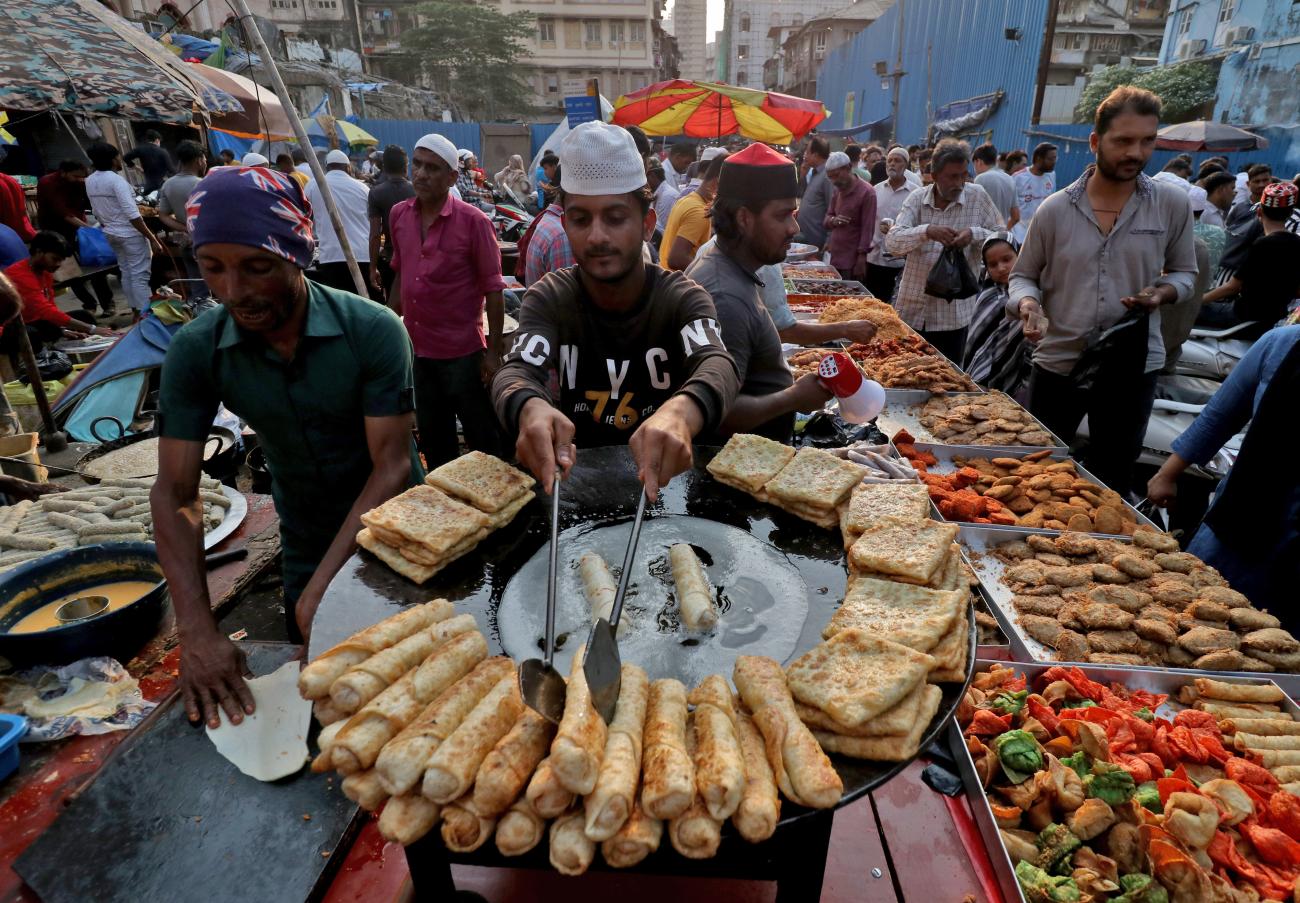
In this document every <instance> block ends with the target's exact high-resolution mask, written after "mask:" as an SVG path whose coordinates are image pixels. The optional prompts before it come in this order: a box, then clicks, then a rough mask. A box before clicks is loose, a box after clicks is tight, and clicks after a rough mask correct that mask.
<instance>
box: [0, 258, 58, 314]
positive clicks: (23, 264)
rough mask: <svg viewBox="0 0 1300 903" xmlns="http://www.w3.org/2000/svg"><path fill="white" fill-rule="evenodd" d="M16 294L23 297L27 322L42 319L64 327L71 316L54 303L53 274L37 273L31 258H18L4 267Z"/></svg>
mask: <svg viewBox="0 0 1300 903" xmlns="http://www.w3.org/2000/svg"><path fill="white" fill-rule="evenodd" d="M5 275H6V276H8V277H9V281H10V282H12V283H13V286H14V289H15V290H16V291H17V292H18V296H19V297H20V298H22V299H23V320H24V322H27V323H36V322H38V321H44V322H46V323H50V324H52V325H54V326H58V327H59V328H60V329H66V328H67V326H68V324H69V323H71V322H72V317H70V316H68V315H67V314H65V313H64V312H63V311H61V310H59V307H58V305H57V304H55V303H54V274H53V273H37V272H36V271H35V270H33V269H32V262H31V260H30V259H29V260H20V261H18V262H17V263H15V264H13V265H11V266H9V267H7V268H6V269H5Z"/></svg>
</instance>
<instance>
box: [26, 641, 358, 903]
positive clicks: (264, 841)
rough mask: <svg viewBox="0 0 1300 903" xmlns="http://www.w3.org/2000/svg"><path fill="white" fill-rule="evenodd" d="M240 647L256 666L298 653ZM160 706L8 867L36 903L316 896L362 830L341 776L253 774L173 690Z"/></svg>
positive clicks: (267, 666)
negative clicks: (263, 777)
mask: <svg viewBox="0 0 1300 903" xmlns="http://www.w3.org/2000/svg"><path fill="white" fill-rule="evenodd" d="M242 648H243V649H244V650H245V651H246V652H247V653H248V663H249V667H250V668H251V670H252V671H253V673H254V674H269V673H271V672H272V671H274V670H275V669H276V668H278V667H280V666H281V665H283V664H284V663H285V662H287V661H288V660H289V659H290V658H292V657H293V655H294V653H295V652H296V651H297V647H295V646H288V645H284V644H272V643H246V644H242ZM164 705H165V708H164V709H163V710H162V711H161V712H156V713H154V714H153V715H150V717H149V719H148V720H147V721H146V722H145V723H144V724H142V725H141V726H140V727H138V728H136V729H135V731H134V732H133V733H132V735H131V736H130V737H128V738H127V739H126V740H125V741H123V745H122V746H121V747H119V750H118V751H117V752H115V753H114V755H113V758H112V759H111V760H110V761H109V763H108V764H106V765H105V766H104V768H103V769H102V770H101V771H100V773H99V774H98V775H97V776H96V777H95V779H94V781H93V783H92V784H91V785H90V786H89V787H88V788H86V789H85V790H83V791H82V792H81V793H80V795H79V796H77V798H76V799H75V800H74V801H73V802H72V803H71V805H69V806H68V808H67V810H66V811H65V812H64V813H63V814H62V815H60V816H59V818H58V820H56V821H55V822H54V824H53V825H51V826H50V827H49V828H48V829H47V830H46V831H45V832H44V833H43V834H42V835H41V836H40V837H39V838H37V840H36V841H35V842H34V843H33V844H32V845H31V846H30V847H28V848H27V850H26V851H25V852H24V853H23V854H22V855H21V856H20V857H18V860H17V862H15V863H14V870H15V871H16V872H17V873H18V874H19V875H20V876H21V877H22V879H23V881H25V882H26V883H27V884H28V886H30V887H31V888H32V890H34V891H35V892H36V895H37V896H38V897H39V898H40V899H41V900H43V901H44V903H65V901H66V903H74V901H75V903H81V901H85V900H94V901H96V903H114V901H121V903H138V901H163V900H165V901H169V903H186V901H191V900H192V901H195V903H212V901H225V900H229V901H232V903H234V901H246V900H311V899H319V898H320V897H321V896H322V895H323V894H324V891H325V889H327V888H328V886H329V879H330V877H331V875H332V874H333V871H334V870H335V869H336V868H337V862H336V861H334V860H332V859H331V857H330V855H329V854H331V853H332V852H333V851H334V850H335V849H336V848H339V847H340V846H342V847H343V848H344V849H346V845H345V842H346V841H347V839H348V837H349V836H350V835H351V833H352V832H354V831H356V830H359V827H360V820H359V819H358V818H357V817H356V814H357V809H356V806H354V805H353V804H352V802H351V801H349V800H348V799H347V797H345V796H344V795H343V793H342V791H341V790H340V789H339V786H338V778H337V777H334V776H327V775H320V774H312V773H311V772H310V771H309V770H308V769H307V768H306V767H304V768H303V770H302V771H299V772H298V773H297V774H294V775H292V776H290V777H287V778H282V779H281V780H279V781H272V782H269V783H263V782H262V781H258V780H254V779H253V778H250V777H248V776H247V775H245V774H243V773H241V772H240V771H239V770H238V769H237V768H235V766H234V765H232V764H231V763H230V762H228V761H227V760H226V759H225V758H224V757H222V755H221V754H220V753H218V752H217V750H216V747H214V746H213V745H212V742H211V741H210V740H208V738H207V734H206V732H205V731H204V730H203V728H202V727H196V726H194V725H191V724H190V723H189V721H188V719H187V718H186V717H185V707H184V705H182V704H181V701H180V698H179V696H173V697H172V698H171V700H170V702H169V703H165V704H164ZM304 815H308V816H311V817H310V819H305V818H303V816H304ZM336 858H337V857H336Z"/></svg>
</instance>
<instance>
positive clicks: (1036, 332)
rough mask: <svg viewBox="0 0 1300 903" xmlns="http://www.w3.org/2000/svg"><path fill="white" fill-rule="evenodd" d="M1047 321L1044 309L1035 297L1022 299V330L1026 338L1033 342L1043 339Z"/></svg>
mask: <svg viewBox="0 0 1300 903" xmlns="http://www.w3.org/2000/svg"><path fill="white" fill-rule="evenodd" d="M1046 322H1047V318H1046V317H1044V316H1043V309H1042V308H1041V307H1039V306H1038V302H1037V301H1035V300H1034V299H1033V298H1021V299H1020V330H1021V332H1023V333H1024V334H1025V338H1026V339H1028V340H1029V341H1031V342H1040V341H1042V338H1043V332H1044V324H1045V323H1046Z"/></svg>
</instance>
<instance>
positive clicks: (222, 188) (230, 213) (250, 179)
mask: <svg viewBox="0 0 1300 903" xmlns="http://www.w3.org/2000/svg"><path fill="white" fill-rule="evenodd" d="M185 216H186V221H187V223H188V224H189V228H190V235H191V237H192V238H193V240H194V247H196V248H197V247H200V246H201V245H205V244H208V243H209V242H230V243H231V244H237V245H249V246H251V247H254V248H261V249H262V250H264V251H270V252H271V253H272V254H275V255H277V256H279V257H283V258H284V259H285V260H288V261H291V262H292V263H295V264H297V265H298V266H300V267H302V268H303V269H306V268H307V267H309V266H311V263H312V256H313V255H314V254H315V251H316V237H315V234H314V233H313V231H312V221H311V204H310V203H308V201H307V198H306V197H305V196H304V195H303V193H302V189H301V188H299V187H298V183H297V182H296V181H294V180H293V179H291V178H289V177H288V176H286V175H284V174H283V173H279V172H276V171H275V170H272V169H268V168H267V167H265V166H222V167H220V168H219V169H214V170H212V171H211V172H210V173H208V175H207V176H206V177H205V178H204V179H203V181H201V182H199V184H198V185H196V186H194V191H193V193H191V194H190V198H189V200H188V201H187V202H186V204H185Z"/></svg>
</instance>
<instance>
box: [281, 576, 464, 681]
mask: <svg viewBox="0 0 1300 903" xmlns="http://www.w3.org/2000/svg"><path fill="white" fill-rule="evenodd" d="M453 614H455V609H454V608H453V606H452V604H451V603H450V602H448V601H447V600H446V599H434V600H433V601H432V602H426V603H425V604H423V605H416V606H414V607H411V608H405V609H403V610H402V611H399V612H398V613H397V614H395V615H391V616H390V617H387V618H384V620H382V621H380V622H379V623H377V624H372V625H371V626H369V627H367V628H366V629H365V630H362V631H358V632H357V633H354V634H353V635H352V636H350V637H348V638H347V639H346V640H344V641H343V642H341V643H339V644H338V645H337V646H332V647H330V648H329V649H326V650H325V651H324V652H322V653H321V654H320V655H318V656H317V657H316V659H315V661H313V662H312V663H311V664H309V665H307V666H306V667H305V668H303V669H302V673H301V674H300V675H298V690H299V692H301V693H302V695H303V696H305V697H306V698H308V699H323V698H325V697H327V696H329V691H330V685H331V684H333V683H334V681H336V680H337V679H338V678H339V677H341V676H342V675H343V673H344V672H345V671H347V670H348V668H351V667H352V666H353V665H359V664H361V663H362V662H364V661H365V660H366V659H368V658H370V656H372V655H374V654H375V653H376V652H379V651H381V650H383V649H387V648H388V647H389V646H393V645H396V644H397V643H399V642H401V641H402V640H404V639H405V638H406V637H408V636H410V635H411V634H413V633H415V632H416V631H418V630H422V629H424V628H426V627H428V626H429V625H431V624H433V623H434V622H435V621H445V620H446V619H447V618H450V617H451V616H452V615H453Z"/></svg>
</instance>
